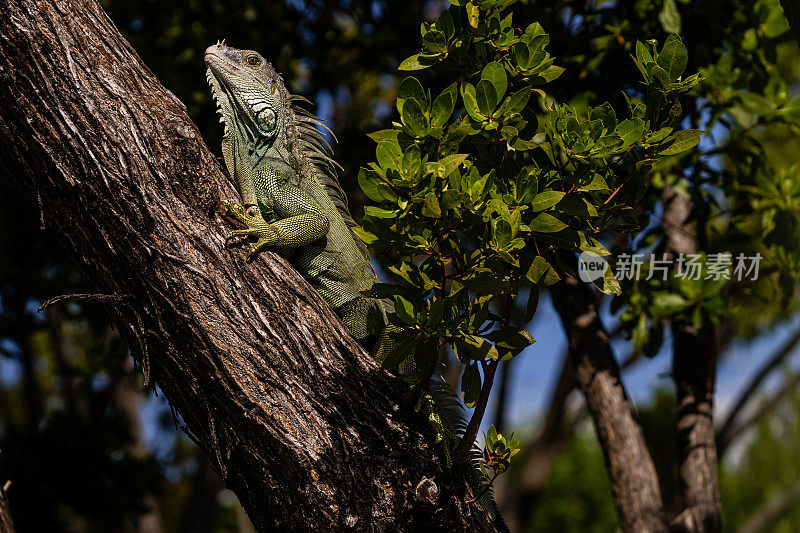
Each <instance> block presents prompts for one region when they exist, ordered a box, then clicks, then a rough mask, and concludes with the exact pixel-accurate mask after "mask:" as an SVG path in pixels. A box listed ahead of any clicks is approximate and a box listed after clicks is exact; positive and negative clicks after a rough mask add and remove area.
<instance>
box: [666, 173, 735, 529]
mask: <svg viewBox="0 0 800 533" xmlns="http://www.w3.org/2000/svg"><path fill="white" fill-rule="evenodd" d="M663 203H664V217H663V226H664V233H665V235H666V237H667V249H668V250H670V251H671V252H674V253H676V254H680V253H683V254H694V253H697V249H698V244H697V242H698V233H697V231H698V230H697V228H695V227H694V225H693V224H692V223H691V222H690V219H691V202H690V200H689V198H687V197H685V196H683V195H680V194H678V193H675V192H674V191H672V189H671V188H670V187H669V186H666V187H665V188H664V191H663ZM672 339H673V340H672V351H673V357H672V359H673V363H672V377H673V380H674V381H675V395H676V401H677V404H678V426H677V447H678V481H679V484H680V490H681V498H682V500H683V506H682V507H683V511H682V512H681V513H680V514H679V515H678V516H677V517H676V518H675V519H674V520H673V521H672V526H673V529H674V530H676V531H685V532H687V533H716V532H717V531H720V530H721V529H722V517H721V506H720V492H719V481H718V479H717V445H716V434H715V431H714V382H715V377H716V360H717V351H718V347H717V341H716V334H715V328H714V325H713V324H706V325H705V326H704V328H703V330H702V331H697V330H696V329H694V328H693V327H691V326H690V325H689V324H684V323H682V322H674V323H673V324H672Z"/></svg>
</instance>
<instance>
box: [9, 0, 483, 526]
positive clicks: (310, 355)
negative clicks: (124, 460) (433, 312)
mask: <svg viewBox="0 0 800 533" xmlns="http://www.w3.org/2000/svg"><path fill="white" fill-rule="evenodd" d="M197 83H198V85H201V84H203V83H204V80H202V79H198V80H197ZM0 173H2V175H3V176H5V181H10V183H11V184H12V185H13V186H16V187H18V188H19V189H20V190H21V191H23V194H24V195H25V196H26V197H27V198H28V199H29V200H30V205H31V206H33V207H38V209H39V210H40V212H41V218H42V222H43V225H44V226H45V227H46V228H48V229H49V230H50V231H53V232H55V233H56V234H57V235H58V237H59V238H60V240H61V241H62V242H63V245H64V247H65V249H66V250H67V251H68V252H69V254H70V255H71V257H72V259H73V260H74V261H75V262H76V264H77V265H78V267H79V268H80V269H81V271H82V272H83V274H84V275H85V276H86V277H87V279H88V280H89V281H90V282H91V283H93V284H94V286H95V287H96V289H97V291H98V292H99V293H103V294H105V295H106V298H105V301H106V302H107V308H108V310H109V313H110V314H111V316H112V318H113V320H114V321H115V323H116V325H117V326H118V328H119V329H120V331H121V332H122V333H123V335H124V336H125V337H126V338H127V340H128V342H129V344H130V346H131V347H132V348H133V349H134V350H135V351H136V352H137V358H138V359H139V362H140V363H141V364H142V366H143V368H144V370H145V374H146V376H147V375H148V374H149V375H151V376H152V378H153V379H154V380H156V381H157V382H158V383H159V385H160V386H161V388H162V390H163V391H164V392H165V394H166V396H167V398H169V400H170V402H171V403H172V405H173V406H174V407H175V408H176V409H177V410H178V412H179V413H180V414H181V416H182V418H183V420H184V422H185V424H186V430H187V432H188V433H189V434H190V435H191V436H192V437H193V438H194V439H195V440H196V441H197V443H198V444H199V445H200V447H201V448H202V449H203V450H204V451H205V452H206V454H207V455H208V456H209V457H210V459H211V461H212V464H213V466H214V469H215V470H216V471H217V472H219V473H220V475H221V477H222V478H223V479H224V480H225V482H226V484H227V486H228V487H230V488H231V489H232V490H233V491H234V492H235V493H236V494H237V495H238V496H239V498H240V500H241V501H242V504H243V505H244V506H245V507H246V509H247V511H248V514H249V515H250V517H251V519H252V520H253V523H254V524H255V525H256V527H258V528H259V529H262V530H264V529H270V530H274V529H277V530H302V531H308V530H315V531H333V530H342V529H350V530H359V531H362V530H375V531H393V530H397V529H403V530H416V529H419V528H421V527H423V526H424V527H427V528H428V529H429V530H448V531H462V530H468V531H492V530H494V527H493V526H492V525H491V524H489V523H488V522H487V520H486V518H485V515H484V514H483V513H482V512H480V511H479V506H478V505H479V504H478V503H477V502H475V501H474V499H473V498H472V497H471V496H470V495H469V494H465V492H469V489H468V487H467V485H466V483H464V481H463V478H462V477H461V476H459V475H458V474H457V473H451V472H450V471H447V470H445V469H444V468H443V466H442V461H441V459H440V453H439V450H437V449H436V447H435V445H433V444H432V443H433V439H432V435H430V433H431V431H430V429H429V427H428V426H427V425H426V422H425V420H424V417H421V416H418V415H413V414H409V413H406V412H405V411H403V410H402V409H400V408H399V407H398V405H399V400H400V398H401V395H402V386H401V384H400V383H399V382H398V381H397V380H396V379H394V378H392V377H391V376H389V375H388V374H386V373H385V372H383V371H381V370H380V369H379V367H378V365H377V364H376V363H375V362H374V361H373V360H372V359H371V358H370V357H369V356H368V355H367V354H366V353H365V352H364V351H363V350H362V349H361V347H360V346H359V345H358V344H357V343H356V342H355V341H354V340H353V339H352V338H351V337H350V336H349V335H348V334H347V332H346V330H345V329H344V328H343V326H342V325H341V324H340V322H339V321H338V319H337V318H336V316H335V315H334V314H333V312H332V311H331V310H330V308H329V307H328V306H327V305H326V304H325V303H324V302H323V301H322V300H321V299H320V298H319V296H318V295H317V294H316V293H315V292H314V291H313V289H311V288H310V286H309V285H308V284H307V283H305V281H304V280H303V279H302V278H300V277H299V276H298V274H297V273H296V272H295V271H294V270H293V269H292V268H291V266H290V265H289V264H288V263H287V262H286V261H284V260H283V259H282V258H280V257H279V256H277V255H275V254H273V253H265V254H263V255H262V256H261V257H259V258H258V259H256V260H255V261H253V262H248V261H247V260H246V250H241V249H239V250H228V249H226V248H225V246H224V235H225V233H226V232H227V231H228V229H229V228H226V227H225V224H223V223H222V222H221V221H220V220H219V219H218V218H215V217H214V216H213V207H214V206H215V205H216V203H217V202H218V201H219V200H220V199H223V198H235V197H236V196H235V193H234V191H233V189H232V186H231V184H230V182H229V180H227V179H225V178H224V177H223V175H222V173H221V171H220V168H219V165H218V164H217V162H216V161H215V159H214V157H213V156H212V154H211V153H210V152H209V151H208V149H207V148H206V147H205V145H204V144H203V141H202V139H201V138H200V135H199V133H198V131H197V129H196V128H195V126H194V125H193V124H192V122H191V121H190V119H189V118H188V117H187V115H186V112H185V108H184V106H183V105H182V104H181V103H180V102H179V101H178V100H177V99H176V98H175V97H174V96H173V95H172V94H171V93H170V92H169V91H167V90H166V89H165V88H164V87H162V86H161V85H160V84H159V83H158V80H157V79H156V78H155V77H154V76H153V74H152V73H151V72H150V71H149V70H148V69H147V67H146V66H145V65H144V64H142V62H141V60H140V59H139V58H138V56H137V55H136V53H135V52H134V51H133V50H132V49H131V47H130V45H129V44H128V43H127V42H126V41H125V40H124V39H123V38H122V37H121V35H120V34H119V33H118V31H117V30H116V28H114V26H113V24H112V23H111V21H110V20H109V19H108V18H107V16H106V15H105V13H104V12H103V11H102V9H101V8H100V7H99V5H98V4H97V3H96V2H95V1H94V0H47V1H37V0H7V1H5V2H3V15H2V17H0Z"/></svg>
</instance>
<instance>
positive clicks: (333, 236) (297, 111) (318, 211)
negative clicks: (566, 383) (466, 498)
mask: <svg viewBox="0 0 800 533" xmlns="http://www.w3.org/2000/svg"><path fill="white" fill-rule="evenodd" d="M205 63H206V65H207V66H208V72H207V77H208V81H209V84H210V85H211V88H212V93H213V95H214V98H215V100H216V101H217V105H218V109H219V112H220V113H221V115H222V119H221V121H222V122H223V123H224V124H225V132H224V134H223V137H222V153H223V155H224V158H225V165H226V166H227V168H228V171H229V172H230V174H231V175H232V176H233V178H234V180H235V181H236V184H237V187H238V189H239V193H240V194H241V196H242V200H243V204H242V205H240V204H236V203H232V202H229V201H225V202H223V203H224V205H225V206H226V207H227V208H228V209H229V210H230V211H231V213H232V214H233V216H234V217H235V218H236V219H237V220H238V221H239V222H241V223H242V224H244V226H245V228H244V229H238V230H234V231H233V232H231V234H230V236H229V237H237V236H248V237H255V238H256V239H257V242H256V244H255V245H254V246H253V248H252V249H251V250H250V252H251V254H256V253H258V251H259V250H262V249H264V248H267V247H268V248H272V249H277V250H279V251H280V253H281V254H283V255H284V256H286V257H287V258H288V259H289V260H290V261H291V262H292V264H293V265H294V266H295V268H297V270H298V271H299V272H300V274H302V275H303V277H305V278H306V279H307V280H308V281H309V283H311V285H312V286H313V287H314V289H316V290H317V292H319V294H320V295H321V296H322V297H323V298H324V299H325V301H326V302H328V304H330V306H331V307H333V309H334V311H336V313H337V315H339V317H340V318H341V320H342V322H343V323H344V325H345V326H347V328H348V329H349V330H350V332H351V333H352V334H353V336H354V337H355V338H357V339H359V340H364V339H366V338H368V337H374V338H375V339H377V343H376V347H375V349H374V350H373V354H372V355H373V356H375V357H376V358H378V359H379V360H382V358H383V357H385V356H386V355H388V353H389V352H390V351H391V348H392V347H393V346H394V345H395V344H396V340H395V337H396V334H397V333H398V332H400V331H401V330H400V329H399V328H397V327H395V326H393V325H391V324H389V321H388V317H387V315H388V314H389V313H392V312H393V308H392V305H391V304H390V303H388V302H386V301H384V300H378V299H374V298H368V297H365V296H363V295H362V294H361V291H364V290H368V289H370V288H371V287H372V285H373V284H374V283H376V282H378V281H379V280H378V278H377V276H376V275H375V272H374V270H373V269H372V264H371V261H370V258H369V254H368V253H367V250H366V247H365V246H364V243H363V242H362V241H361V239H360V238H359V237H358V236H357V235H356V234H355V233H353V231H352V230H351V228H352V227H354V226H355V225H356V224H355V222H354V221H353V219H352V217H351V216H350V213H349V211H348V209H347V201H346V197H345V194H344V192H343V191H342V190H341V188H340V187H339V183H338V180H337V178H336V167H337V165H336V163H335V162H334V161H333V160H332V159H331V157H330V155H331V151H330V146H329V145H328V143H327V142H326V141H325V138H324V137H323V136H322V135H321V133H320V130H319V129H318V128H325V126H324V124H323V123H322V121H321V120H320V119H319V118H317V117H316V116H314V115H313V114H312V113H310V112H309V111H307V110H305V109H304V108H303V107H301V106H300V105H298V104H300V103H304V102H305V103H308V101H307V100H306V99H305V98H302V97H298V96H293V95H291V94H289V92H288V91H287V90H286V87H285V86H284V83H283V79H282V78H281V76H280V75H279V74H278V73H277V72H276V71H275V69H274V68H273V67H272V65H270V64H269V63H268V62H267V61H266V60H265V59H264V58H263V57H261V55H260V54H258V53H257V52H254V51H250V50H238V49H236V48H233V47H230V46H226V45H225V43H224V41H223V42H222V43H217V44H215V45H213V46H210V47H208V49H206V53H205ZM325 129H327V128H325ZM391 333H394V334H395V335H392V334H391ZM399 370H400V373H401V375H403V377H404V378H405V379H406V381H407V382H408V383H409V384H411V385H414V384H415V383H414V382H415V381H419V379H420V376H419V375H418V373H417V371H416V368H415V367H414V357H413V355H410V356H409V357H408V358H407V359H406V361H405V362H404V363H403V364H402V365H401V366H400V369H399ZM457 404H458V400H457V399H456V397H455V395H454V394H453V392H452V390H451V389H449V387H447V384H446V383H443V382H441V381H431V382H430V383H429V384H427V386H426V390H425V393H424V394H423V395H422V396H421V397H420V398H419V399H418V401H417V405H416V407H417V408H418V409H422V410H424V411H425V412H426V414H427V416H428V419H429V420H430V422H431V425H432V426H433V427H434V429H435V430H436V432H437V434H438V435H439V437H440V438H441V439H442V440H444V441H445V442H444V449H445V455H446V458H447V462H448V465H449V464H450V449H451V447H452V446H454V445H455V443H456V441H457V433H458V429H459V428H460V427H461V428H462V429H463V426H464V425H465V424H464V421H463V419H462V418H461V417H460V416H459V414H458V408H457ZM468 474H469V475H468V476H467V477H468V478H469V479H470V484H471V485H472V486H473V488H474V489H475V490H476V491H479V492H484V491H483V490H482V484H481V482H480V479H479V475H478V474H477V473H476V472H475V471H474V470H471V471H470V472H469V473H468ZM479 499H480V501H481V504H482V506H483V507H484V509H486V511H487V513H488V514H489V515H490V516H491V517H492V518H493V519H494V518H495V516H496V514H495V506H494V502H493V501H491V499H490V498H489V497H488V496H487V495H485V494H484V495H482V497H481V498H479Z"/></svg>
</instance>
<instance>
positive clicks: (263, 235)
mask: <svg viewBox="0 0 800 533" xmlns="http://www.w3.org/2000/svg"><path fill="white" fill-rule="evenodd" d="M222 205H224V206H225V207H226V208H227V209H228V211H230V213H231V215H233V217H234V218H235V219H236V220H238V221H239V222H241V223H242V224H244V225H245V226H247V227H246V228H242V229H236V230H233V231H231V232H230V233H229V234H228V236H227V237H225V242H226V243H227V242H228V241H229V240H230V239H232V238H235V237H258V242H256V244H255V246H253V248H251V249H250V255H251V256H252V255H255V254H257V253H258V252H259V251H260V250H262V249H263V248H265V247H267V246H270V245H271V244H274V243H275V242H276V241H277V239H278V232H277V231H276V230H275V228H273V227H272V226H271V225H270V224H268V223H267V222H266V221H265V220H264V219H263V218H261V216H260V215H259V214H257V212H256V214H252V215H251V214H250V213H248V210H247V209H245V208H244V207H243V206H241V205H239V204H235V203H233V202H230V201H228V200H224V201H223V202H222Z"/></svg>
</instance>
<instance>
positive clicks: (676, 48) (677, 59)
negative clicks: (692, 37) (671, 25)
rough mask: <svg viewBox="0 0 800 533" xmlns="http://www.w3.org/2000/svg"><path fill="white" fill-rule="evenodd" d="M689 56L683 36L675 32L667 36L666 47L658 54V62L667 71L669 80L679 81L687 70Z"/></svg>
mask: <svg viewBox="0 0 800 533" xmlns="http://www.w3.org/2000/svg"><path fill="white" fill-rule="evenodd" d="M688 60H689V58H688V55H687V54H686V47H685V46H683V43H682V42H681V38H680V37H678V35H677V34H675V33H673V34H671V35H670V36H669V37H667V40H666V42H665V43H664V48H662V49H661V53H660V54H658V59H656V63H658V66H660V67H661V68H663V69H664V70H665V71H666V72H667V76H668V78H669V79H668V82H670V81H677V80H678V78H680V77H681V74H683V71H684V70H686V63H687V62H688Z"/></svg>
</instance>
